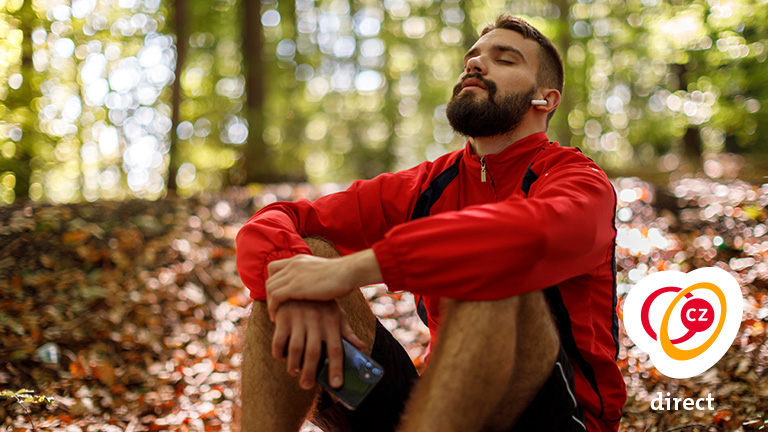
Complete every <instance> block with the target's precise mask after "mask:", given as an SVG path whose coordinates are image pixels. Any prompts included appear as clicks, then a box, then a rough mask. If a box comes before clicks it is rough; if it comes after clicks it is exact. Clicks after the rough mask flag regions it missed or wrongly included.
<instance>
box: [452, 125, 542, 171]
mask: <svg viewBox="0 0 768 432" xmlns="http://www.w3.org/2000/svg"><path fill="white" fill-rule="evenodd" d="M550 145H557V143H550V141H549V138H547V134H546V133H545V132H539V133H535V134H533V135H528V136H527V137H525V138H523V139H521V140H518V141H517V142H515V143H514V144H512V145H510V146H508V147H507V148H505V149H504V150H502V151H501V152H499V153H496V154H489V155H486V156H485V157H484V158H483V161H484V162H485V165H486V169H487V170H488V172H489V174H490V175H491V178H493V180H494V182H499V181H503V180H505V177H506V175H505V174H510V175H515V176H519V173H520V172H524V171H525V169H526V168H527V167H528V165H530V163H531V162H532V161H533V159H534V157H535V156H536V155H537V154H538V153H539V151H540V150H541V149H543V148H546V147H548V146H550ZM462 159H463V160H464V164H465V165H466V167H467V168H468V170H469V172H470V173H472V175H473V176H475V177H478V178H479V177H480V158H479V157H478V156H477V154H475V151H474V150H473V149H472V146H471V145H470V143H469V140H467V142H466V144H465V145H464V156H463V158H462ZM518 165H519V166H518ZM521 170H522V171H521Z"/></svg>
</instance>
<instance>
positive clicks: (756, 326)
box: [0, 178, 768, 432]
mask: <svg viewBox="0 0 768 432" xmlns="http://www.w3.org/2000/svg"><path fill="white" fill-rule="evenodd" d="M614 184H615V187H616V189H617V192H618V197H619V200H618V204H617V211H618V213H617V221H616V224H617V228H618V236H617V243H618V246H617V255H616V257H617V263H618V280H619V285H618V291H619V310H620V311H621V306H622V303H623V298H624V295H625V294H626V292H627V291H628V289H629V288H630V287H631V285H632V284H634V283H635V282H636V281H638V280H639V279H640V278H642V277H643V276H645V275H646V274H648V273H651V272H654V271H656V270H675V269H676V270H682V271H690V270H692V269H695V268H699V267H706V266H717V267H720V268H723V269H725V270H728V271H729V272H731V274H733V275H734V276H735V277H736V278H737V280H738V281H739V283H740V284H741V287H742V290H743V294H744V298H745V301H744V315H743V320H742V325H741V328H740V330H739V333H738V336H737V338H736V340H735V341H734V343H733V345H732V347H731V349H730V350H729V351H728V353H727V354H726V355H725V357H723V359H722V360H720V362H718V363H717V364H716V365H715V366H714V367H713V368H712V369H710V370H709V371H708V372H706V373H704V374H702V375H700V376H697V377H694V378H691V379H685V380H681V379H669V378H666V377H664V376H663V375H661V374H660V373H659V372H658V371H656V369H655V368H654V367H653V365H652V364H651V363H650V361H649V359H648V356H647V355H646V354H645V353H643V352H642V351H640V350H639V349H637V348H636V347H635V346H634V345H633V344H632V342H631V341H630V340H629V338H628V337H627V336H626V334H625V333H624V330H623V328H622V329H621V332H620V342H621V348H620V352H619V358H618V363H619V366H620V367H621V369H622V372H623V375H624V377H625V381H626V383H627V389H628V392H629V399H628V401H627V404H626V405H625V407H624V417H623V419H622V425H621V430H623V431H638V432H640V431H673V430H675V431H682V430H686V431H702V432H703V431H734V430H743V431H758V430H764V429H766V428H768V380H766V379H765V378H766V377H765V375H766V359H767V358H768V343H766V342H767V340H768V339H767V338H766V321H768V295H766V294H768V235H766V234H767V233H768V227H766V217H767V216H768V210H766V205H768V184H766V185H762V186H760V185H751V184H747V183H743V182H740V181H728V182H723V181H721V182H716V181H712V180H707V179H702V178H688V179H680V180H677V181H674V182H672V183H670V184H669V185H668V187H665V188H664V190H661V189H662V188H660V189H659V190H654V188H653V187H651V186H650V185H648V184H647V183H644V182H642V181H640V180H638V179H635V178H623V179H617V180H615V182H614ZM336 189H338V187H336V186H334V185H329V186H326V187H324V188H321V189H313V188H311V187H309V186H307V185H274V186H264V187H253V188H247V189H236V190H231V191H228V192H225V193H222V194H218V195H204V196H200V197H196V198H192V199H183V200H182V199H167V200H161V201H155V202H147V201H138V200H136V201H127V202H96V203H92V204H79V205H34V206H32V205H26V204H17V205H15V206H13V207H7V208H0V391H2V390H5V391H6V392H5V393H4V395H3V394H0V430H4V431H25V430H33V429H34V430H38V431H68V432H69V431H71V432H75V431H114V432H118V431H126V432H133V431H159V430H174V431H228V430H233V429H235V428H234V426H233V415H234V412H235V403H236V399H237V385H236V383H237V381H238V368H239V366H240V362H241V354H240V352H239V344H240V339H239V329H240V327H241V326H242V324H243V323H244V317H246V316H247V313H248V312H247V308H248V305H249V303H250V299H249V298H248V295H247V292H246V290H245V289H244V288H243V286H242V283H241V282H240V279H239V277H238V275H237V271H236V268H235V246H234V239H235V235H236V233H237V231H238V229H239V228H240V227H241V226H242V224H243V223H244V222H245V221H246V220H247V219H248V218H249V217H250V216H251V215H252V214H253V213H255V211H256V210H258V209H259V208H261V207H262V206H264V205H266V204H268V203H270V202H274V201H276V200H295V199H299V198H310V199H313V198H316V197H317V196H319V195H321V194H323V193H327V192H329V191H333V190H336ZM364 291H365V294H366V296H367V297H368V298H369V299H371V301H372V308H373V311H374V312H375V313H376V315H378V316H379V317H380V319H381V320H382V321H383V323H384V325H385V326H386V327H387V328H388V329H389V330H391V331H392V332H393V333H394V335H395V336H396V337H397V338H398V339H399V340H400V342H401V343H402V344H403V345H404V346H405V347H406V349H407V351H408V353H409V354H410V355H411V357H412V358H413V360H414V362H415V364H416V365H417V367H419V368H422V367H423V356H424V352H425V347H426V344H427V342H428V339H429V337H428V335H427V332H426V328H425V327H424V326H423V325H422V324H421V323H420V321H419V319H418V318H417V317H416V314H415V307H414V304H413V296H412V295H410V294H407V293H405V294H388V293H387V292H386V290H385V289H384V288H383V287H381V286H378V287H370V288H365V290H364ZM20 390H27V392H26V393H21V394H16V396H14V395H13V394H12V393H13V392H17V391H20ZM658 392H665V393H666V392H670V393H671V394H673V395H675V396H677V397H694V398H699V397H706V396H707V395H708V394H712V395H713V397H714V399H715V402H716V407H715V409H714V410H712V411H710V410H703V411H697V410H692V411H686V410H682V409H681V410H678V411H653V410H651V407H650V401H651V399H653V398H654V397H655V396H656V394H657V393H658ZM31 396H41V397H49V398H52V399H53V401H52V402H51V403H45V402H43V401H41V400H39V399H36V398H34V397H31ZM307 428H308V426H307Z"/></svg>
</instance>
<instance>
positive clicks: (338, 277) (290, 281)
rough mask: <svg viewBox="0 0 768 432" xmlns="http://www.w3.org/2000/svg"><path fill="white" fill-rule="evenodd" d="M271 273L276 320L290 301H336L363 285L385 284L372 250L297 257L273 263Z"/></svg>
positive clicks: (269, 292)
mask: <svg viewBox="0 0 768 432" xmlns="http://www.w3.org/2000/svg"><path fill="white" fill-rule="evenodd" d="M267 270H268V272H269V278H268V279H267V282H266V289H267V305H268V306H269V315H270V317H272V319H273V320H274V319H275V313H276V311H277V310H278V308H279V307H280V304H281V303H283V302H285V301H287V300H319V301H326V300H333V299H337V298H340V297H344V296H345V295H347V294H349V293H350V292H352V290H354V289H356V288H358V287H360V286H362V285H366V284H374V283H379V282H382V276H381V271H380V270H379V263H378V262H377V261H376V256H375V255H374V253H373V250H371V249H366V250H364V251H362V252H358V253H355V254H352V255H348V256H345V257H343V258H332V259H328V258H320V257H315V256H311V255H296V256H294V257H291V258H288V259H284V260H278V261H272V262H271V263H269V266H268V267H267Z"/></svg>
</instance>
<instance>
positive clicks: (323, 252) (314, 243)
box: [304, 237, 341, 258]
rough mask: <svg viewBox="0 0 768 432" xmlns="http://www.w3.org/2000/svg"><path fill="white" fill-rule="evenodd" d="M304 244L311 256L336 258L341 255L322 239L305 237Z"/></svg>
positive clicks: (334, 247)
mask: <svg viewBox="0 0 768 432" xmlns="http://www.w3.org/2000/svg"><path fill="white" fill-rule="evenodd" d="M304 242H305V243H306V244H307V246H309V250H310V251H312V255H314V256H317V257H322V258H337V257H340V256H341V254H340V253H339V250H338V249H336V246H334V245H333V244H332V243H331V242H329V241H328V240H326V239H324V238H322V237H305V238H304Z"/></svg>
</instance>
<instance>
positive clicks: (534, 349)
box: [400, 292, 559, 431]
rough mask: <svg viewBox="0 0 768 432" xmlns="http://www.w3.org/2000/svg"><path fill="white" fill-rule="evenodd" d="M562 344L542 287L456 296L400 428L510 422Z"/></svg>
mask: <svg viewBox="0 0 768 432" xmlns="http://www.w3.org/2000/svg"><path fill="white" fill-rule="evenodd" d="M558 349H559V340H558V336H557V331H556V329H555V325H554V322H553V319H552V317H551V315H550V313H549V308H548V306H547V303H546V301H545V298H544V295H543V292H533V293H528V294H524V295H521V296H517V297H512V298H508V299H504V300H498V301H487V302H486V301H484V302H463V301H452V302H451V303H450V305H449V309H448V316H447V318H446V321H445V323H444V324H443V327H442V328H441V331H440V340H439V342H438V343H437V346H436V347H435V351H434V352H433V353H432V357H431V359H430V365H429V367H428V368H427V371H426V372H425V373H424V375H423V376H422V379H421V380H420V381H419V383H418V384H417V386H416V388H415V389H414V391H413V393H412V394H411V397H410V399H409V402H408V406H407V408H406V412H405V415H404V417H403V421H402V423H401V427H400V430H401V431H425V430H430V431H431V430H439V431H479V430H489V431H495V430H509V429H510V428H511V426H512V425H513V424H514V423H515V422H516V421H517V420H518V419H519V418H520V416H521V415H522V413H523V412H524V411H525V409H526V408H527V407H528V405H529V404H530V403H531V401H532V400H533V398H534V397H535V396H536V393H537V392H538V390H539V389H540V388H541V386H542V385H543V384H544V382H545V381H546V380H547V378H548V377H549V375H550V373H551V371H552V367H553V366H554V362H555V359H556V357H557V353H558Z"/></svg>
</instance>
